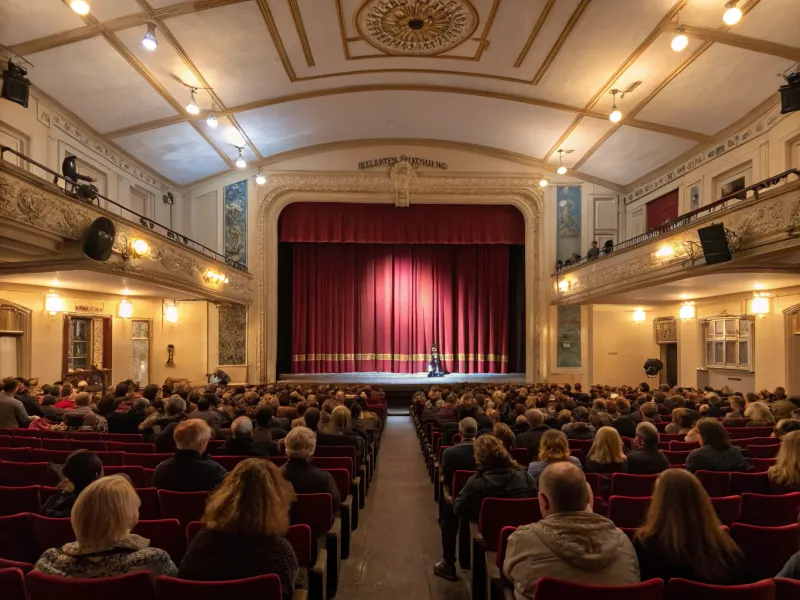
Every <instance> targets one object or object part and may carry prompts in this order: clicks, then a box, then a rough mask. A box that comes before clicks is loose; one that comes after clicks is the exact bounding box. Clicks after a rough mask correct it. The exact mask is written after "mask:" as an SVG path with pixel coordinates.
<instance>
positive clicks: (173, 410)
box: [154, 396, 187, 452]
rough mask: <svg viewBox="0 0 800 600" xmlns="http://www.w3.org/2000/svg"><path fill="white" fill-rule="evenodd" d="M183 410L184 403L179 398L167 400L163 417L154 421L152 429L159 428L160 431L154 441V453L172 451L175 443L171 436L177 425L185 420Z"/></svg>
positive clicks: (184, 407) (184, 408)
mask: <svg viewBox="0 0 800 600" xmlns="http://www.w3.org/2000/svg"><path fill="white" fill-rule="evenodd" d="M185 410H186V401H185V400H184V399H183V398H181V397H180V396H172V398H170V399H169V400H167V402H166V404H165V405H164V417H162V418H160V419H156V421H155V423H154V428H155V427H159V428H160V430H161V431H160V433H158V435H156V439H155V444H156V452H169V451H170V450H171V449H172V447H173V445H174V443H175V442H174V440H173V437H172V434H173V432H174V431H175V428H176V427H177V426H178V424H179V423H180V422H181V421H185V420H186V419H187V417H186V413H185V412H184V411H185Z"/></svg>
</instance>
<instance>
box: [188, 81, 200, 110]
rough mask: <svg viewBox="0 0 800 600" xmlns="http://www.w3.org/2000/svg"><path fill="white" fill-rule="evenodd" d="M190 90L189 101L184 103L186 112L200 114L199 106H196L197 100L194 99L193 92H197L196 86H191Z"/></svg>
mask: <svg viewBox="0 0 800 600" xmlns="http://www.w3.org/2000/svg"><path fill="white" fill-rule="evenodd" d="M191 90H192V91H191V92H190V94H189V102H187V103H186V112H188V113H189V114H190V115H198V114H200V107H199V106H197V101H196V100H195V99H194V95H195V93H197V88H191Z"/></svg>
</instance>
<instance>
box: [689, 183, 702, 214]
mask: <svg viewBox="0 0 800 600" xmlns="http://www.w3.org/2000/svg"><path fill="white" fill-rule="evenodd" d="M700 183H701V181H700V180H698V181H695V182H694V183H692V184H689V186H687V188H686V189H687V190H688V191H687V194H688V196H689V210H690V211H692V210H696V209H698V208H700V189H701V188H700Z"/></svg>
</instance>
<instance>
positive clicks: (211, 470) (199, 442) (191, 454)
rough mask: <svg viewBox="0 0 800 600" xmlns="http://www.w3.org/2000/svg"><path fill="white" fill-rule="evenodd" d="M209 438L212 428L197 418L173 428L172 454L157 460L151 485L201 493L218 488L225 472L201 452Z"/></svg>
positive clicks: (203, 450) (203, 451)
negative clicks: (163, 459)
mask: <svg viewBox="0 0 800 600" xmlns="http://www.w3.org/2000/svg"><path fill="white" fill-rule="evenodd" d="M210 439H211V427H209V426H208V423H206V422H205V421H201V420H200V419H188V420H186V421H183V422H182V423H178V425H177V426H176V427H175V443H176V444H177V446H178V449H177V450H176V451H175V456H173V457H172V458H170V459H168V460H165V461H164V462H162V463H160V464H159V465H158V466H157V467H156V470H155V473H153V484H154V485H155V487H157V488H158V489H161V490H170V491H173V492H203V491H210V490H213V489H214V488H215V487H217V486H218V485H219V484H220V482H221V481H222V480H223V479H225V475H227V473H228V472H227V471H226V470H225V469H224V468H223V467H222V466H221V465H220V464H219V463H217V462H214V461H213V460H211V459H210V458H206V457H205V456H204V453H205V451H206V447H207V446H208V441H209V440H210Z"/></svg>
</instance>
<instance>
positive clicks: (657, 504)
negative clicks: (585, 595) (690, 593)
mask: <svg viewBox="0 0 800 600" xmlns="http://www.w3.org/2000/svg"><path fill="white" fill-rule="evenodd" d="M687 507H690V508H691V509H690V510H689V509H688V508H687ZM633 544H634V547H635V548H636V554H637V556H638V557H639V571H640V573H641V578H642V581H646V580H648V579H653V578H659V579H663V580H664V581H668V580H670V579H672V578H674V577H680V578H681V579H689V580H692V581H699V582H703V583H713V584H719V585H725V584H733V583H738V575H737V573H738V570H739V569H738V567H740V566H741V565H740V556H741V553H740V551H739V547H738V546H737V545H736V542H734V541H733V538H731V536H730V535H728V534H727V533H725V532H724V531H723V530H722V527H721V523H720V522H719V519H718V518H717V514H716V512H714V507H713V505H712V504H711V500H710V499H709V497H708V494H707V493H706V491H705V489H703V486H702V485H701V484H700V481H698V479H697V478H696V477H695V476H694V475H692V474H691V473H689V472H688V471H684V470H683V469H668V470H666V471H664V472H663V473H661V475H659V477H658V479H657V480H656V486H655V490H654V491H653V498H652V500H651V502H650V508H649V509H648V511H647V518H646V520H645V523H644V525H643V526H642V527H640V528H639V529H638V530H637V531H636V535H635V536H634V540H633Z"/></svg>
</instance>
